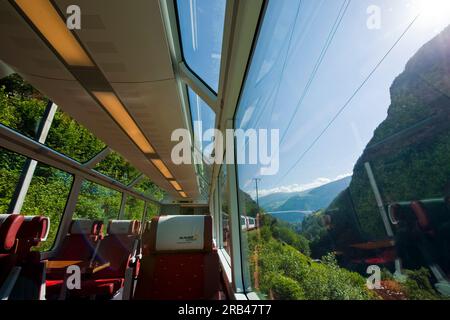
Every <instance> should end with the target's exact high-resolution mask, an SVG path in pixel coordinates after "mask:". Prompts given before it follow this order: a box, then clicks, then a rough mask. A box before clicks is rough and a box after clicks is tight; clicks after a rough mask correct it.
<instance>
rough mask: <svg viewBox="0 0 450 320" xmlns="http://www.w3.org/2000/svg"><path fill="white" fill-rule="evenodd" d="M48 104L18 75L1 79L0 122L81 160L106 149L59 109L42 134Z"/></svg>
mask: <svg viewBox="0 0 450 320" xmlns="http://www.w3.org/2000/svg"><path fill="white" fill-rule="evenodd" d="M47 105H48V99H47V98H46V97H44V96H43V95H42V94H41V93H39V92H38V91H37V90H36V89H34V88H33V87H32V86H31V85H29V84H28V83H27V82H26V81H24V80H23V79H22V78H21V77H20V76H19V75H18V74H12V75H10V76H8V77H5V78H3V79H0V123H2V124H4V125H5V126H7V127H9V128H11V129H14V130H16V131H17V132H19V133H21V134H23V135H25V136H27V137H29V138H32V139H34V140H38V141H40V142H41V143H43V144H45V145H46V146H48V147H50V148H52V149H53V150H56V151H58V152H60V153H62V154H65V155H67V156H68V157H70V158H72V159H74V160H77V161H79V162H86V161H88V160H90V159H91V158H92V157H94V156H95V155H96V154H97V153H99V152H100V151H101V150H102V149H103V148H105V144H104V143H103V142H101V141H100V140H99V139H97V138H96V137H95V136H94V135H93V134H92V133H90V132H89V131H88V130H87V129H85V128H84V127H83V126H81V125H79V124H78V123H77V122H76V121H75V120H73V119H72V118H71V117H70V116H68V115H67V114H65V113H64V112H62V111H61V110H60V109H58V108H57V109H56V112H55V113H54V116H53V118H52V121H51V126H50V128H49V130H48V133H47V134H45V136H44V135H42V136H40V137H39V136H38V135H40V134H39V128H40V127H41V125H42V121H43V120H44V116H45V110H46V108H47Z"/></svg>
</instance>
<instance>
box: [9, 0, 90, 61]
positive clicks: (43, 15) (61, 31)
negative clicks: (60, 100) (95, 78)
mask: <svg viewBox="0 0 450 320" xmlns="http://www.w3.org/2000/svg"><path fill="white" fill-rule="evenodd" d="M15 3H16V4H17V6H18V7H19V8H20V9H21V10H22V12H23V13H24V14H25V15H26V16H27V17H28V19H29V20H30V21H31V22H32V23H33V25H34V26H35V27H36V28H37V29H38V30H39V32H40V33H41V34H42V35H43V36H44V38H45V39H46V40H47V41H48V42H49V43H50V44H51V45H52V47H53V48H54V49H55V50H56V51H57V52H58V53H59V55H60V56H61V57H62V58H63V59H64V60H65V61H66V63H67V64H69V65H70V66H77V67H94V66H95V65H94V62H93V61H92V59H91V58H90V57H89V56H88V54H87V53H86V51H85V50H84V49H83V48H82V46H81V45H80V43H79V42H78V41H77V39H76V38H75V36H74V35H73V34H72V32H71V31H70V30H69V29H68V28H67V26H66V24H65V23H64V21H63V20H62V19H61V17H60V15H59V14H58V12H57V11H56V9H55V8H54V7H53V5H52V4H51V3H50V1H49V0H32V1H30V0H15Z"/></svg>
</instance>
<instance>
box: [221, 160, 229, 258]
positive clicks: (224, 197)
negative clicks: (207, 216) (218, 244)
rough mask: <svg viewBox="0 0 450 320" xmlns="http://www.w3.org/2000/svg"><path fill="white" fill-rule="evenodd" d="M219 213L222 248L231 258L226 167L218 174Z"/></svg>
mask: <svg viewBox="0 0 450 320" xmlns="http://www.w3.org/2000/svg"><path fill="white" fill-rule="evenodd" d="M219 192H220V213H221V219H222V246H223V248H224V249H225V251H226V252H227V253H228V255H229V256H230V257H231V220H230V205H229V194H230V190H229V184H228V179H227V166H226V165H223V166H222V167H221V169H220V174H219Z"/></svg>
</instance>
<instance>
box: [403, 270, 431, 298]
mask: <svg viewBox="0 0 450 320" xmlns="http://www.w3.org/2000/svg"><path fill="white" fill-rule="evenodd" d="M403 272H404V274H405V275H406V277H407V278H406V280H405V282H404V283H402V286H403V288H404V291H405V293H406V295H407V296H408V299H411V300H436V299H440V296H439V295H438V294H437V292H436V291H435V290H434V288H433V286H432V285H431V283H430V272H429V271H428V269H426V268H420V269H419V270H404V271H403Z"/></svg>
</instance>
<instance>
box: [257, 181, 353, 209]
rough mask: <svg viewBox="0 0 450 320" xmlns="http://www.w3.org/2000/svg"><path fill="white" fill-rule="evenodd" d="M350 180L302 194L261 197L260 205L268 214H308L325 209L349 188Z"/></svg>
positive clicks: (293, 193) (277, 194)
mask: <svg viewBox="0 0 450 320" xmlns="http://www.w3.org/2000/svg"><path fill="white" fill-rule="evenodd" d="M350 180H351V177H345V178H343V179H340V180H336V181H333V182H330V183H328V184H325V185H323V186H320V187H317V188H314V189H309V190H305V191H302V192H291V193H273V194H269V195H267V196H264V197H261V198H260V199H259V203H260V205H261V207H263V208H264V209H265V210H266V211H267V212H277V211H307V212H308V211H317V210H320V209H325V208H326V207H327V206H328V205H329V204H330V203H331V201H332V200H333V199H334V198H336V196H337V195H338V194H339V193H340V192H341V191H342V190H344V189H345V188H347V187H348V185H349V184H350Z"/></svg>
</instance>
